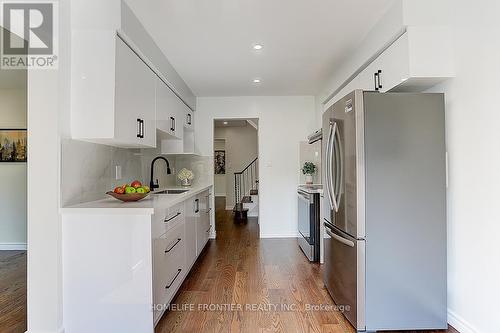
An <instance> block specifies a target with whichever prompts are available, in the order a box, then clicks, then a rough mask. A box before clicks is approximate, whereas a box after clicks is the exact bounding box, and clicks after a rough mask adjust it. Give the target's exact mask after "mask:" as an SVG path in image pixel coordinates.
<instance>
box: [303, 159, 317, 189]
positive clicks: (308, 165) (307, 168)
mask: <svg viewBox="0 0 500 333" xmlns="http://www.w3.org/2000/svg"><path fill="white" fill-rule="evenodd" d="M315 172H316V165H314V163H313V162H305V163H304V166H303V167H302V173H303V174H304V175H306V184H312V183H313V177H312V175H313V174H314V173H315Z"/></svg>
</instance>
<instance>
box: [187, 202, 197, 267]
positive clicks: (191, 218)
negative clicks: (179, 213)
mask: <svg viewBox="0 0 500 333" xmlns="http://www.w3.org/2000/svg"><path fill="white" fill-rule="evenodd" d="M198 206H199V200H198V197H197V196H195V197H192V198H190V199H189V200H187V201H186V202H185V207H184V209H185V211H186V236H187V239H186V267H189V268H190V267H191V266H192V265H193V264H194V262H195V261H196V257H197V256H198V252H197V251H196V243H197V240H196V231H197V230H196V229H197V228H196V226H197V221H198V218H199V215H200V214H199V209H198Z"/></svg>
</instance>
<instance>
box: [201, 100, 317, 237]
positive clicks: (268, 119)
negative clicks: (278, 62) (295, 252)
mask: <svg viewBox="0 0 500 333" xmlns="http://www.w3.org/2000/svg"><path fill="white" fill-rule="evenodd" d="M313 113H314V97H312V96H292V97H213V98H211V97H207V98H198V103H197V112H196V117H197V118H196V142H197V145H198V149H199V150H200V153H201V154H202V155H207V156H211V155H213V130H214V129H213V126H212V124H213V120H214V119H217V118H259V155H260V156H259V158H260V163H259V175H260V190H259V208H260V211H259V214H260V216H259V223H260V235H261V237H295V236H296V235H297V195H296V192H297V185H298V184H299V173H298V170H299V148H298V146H299V142H300V141H303V140H304V138H306V137H307V135H308V134H310V133H311V132H312V130H313V128H314V117H313V116H312V115H313Z"/></svg>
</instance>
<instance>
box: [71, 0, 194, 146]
mask: <svg viewBox="0 0 500 333" xmlns="http://www.w3.org/2000/svg"><path fill="white" fill-rule="evenodd" d="M165 73H168V75H169V77H166V76H165ZM160 83H161V84H160ZM165 83H166V84H165ZM167 84H168V87H167ZM70 89H71V136H72V138H73V139H77V140H84V141H89V142H95V143H102V144H107V145H111V146H118V147H124V148H153V147H156V138H157V130H158V134H160V138H161V139H162V140H163V139H164V138H168V139H172V140H176V141H179V142H178V144H179V143H180V145H181V146H182V147H183V145H184V143H183V138H184V134H183V133H184V129H188V130H189V129H190V126H191V125H189V124H188V123H189V121H188V116H187V113H188V112H189V113H191V114H192V111H191V109H190V108H189V107H188V106H186V104H184V102H186V103H188V104H189V105H194V104H195V96H194V95H193V93H192V92H191V90H190V89H189V87H188V86H187V85H186V84H185V82H184V81H183V80H182V78H181V77H180V76H179V75H178V74H177V73H176V72H175V69H174V68H173V67H172V65H171V64H170V63H169V62H168V60H167V59H166V57H165V55H164V54H163V52H162V51H161V50H160V49H159V48H158V46H157V45H156V43H155V42H154V40H153V39H152V38H151V36H150V35H149V34H148V33H147V31H146V30H145V29H144V27H143V26H142V24H141V22H140V21H139V20H138V19H137V17H136V16H135V15H134V13H133V12H132V10H131V9H130V8H129V7H128V6H127V4H126V3H125V1H123V0H107V1H104V2H103V1H100V0H74V1H72V2H71V87H70ZM173 91H175V93H173ZM183 101H184V102H183ZM157 112H158V122H157Z"/></svg>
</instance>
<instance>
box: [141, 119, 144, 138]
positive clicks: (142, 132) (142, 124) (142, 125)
mask: <svg viewBox="0 0 500 333" xmlns="http://www.w3.org/2000/svg"><path fill="white" fill-rule="evenodd" d="M141 139H144V119H141Z"/></svg>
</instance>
